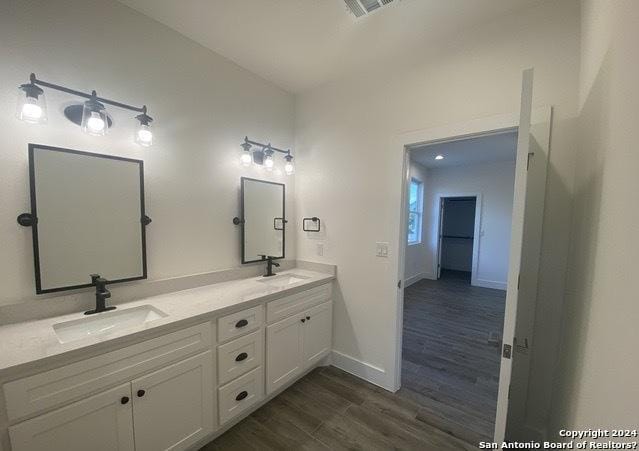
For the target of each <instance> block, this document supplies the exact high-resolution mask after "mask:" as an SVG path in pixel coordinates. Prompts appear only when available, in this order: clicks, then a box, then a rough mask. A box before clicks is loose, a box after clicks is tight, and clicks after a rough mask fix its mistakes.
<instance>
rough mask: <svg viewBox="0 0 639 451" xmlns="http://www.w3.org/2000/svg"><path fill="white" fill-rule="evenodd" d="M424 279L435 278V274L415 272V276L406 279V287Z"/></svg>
mask: <svg viewBox="0 0 639 451" xmlns="http://www.w3.org/2000/svg"><path fill="white" fill-rule="evenodd" d="M422 279H431V280H435V275H434V274H432V273H429V272H420V273H419V274H415V275H414V276H410V277H407V278H406V279H404V288H408V287H410V286H411V285H412V284H414V283H417V282H419V281H420V280H422Z"/></svg>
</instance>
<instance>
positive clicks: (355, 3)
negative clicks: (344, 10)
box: [344, 0, 393, 17]
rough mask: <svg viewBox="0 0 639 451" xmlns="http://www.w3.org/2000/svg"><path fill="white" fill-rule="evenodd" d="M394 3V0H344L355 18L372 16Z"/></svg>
mask: <svg viewBox="0 0 639 451" xmlns="http://www.w3.org/2000/svg"><path fill="white" fill-rule="evenodd" d="M392 2H393V0H344V3H346V6H348V9H349V10H350V12H352V13H353V15H354V16H355V17H362V16H365V15H367V14H370V13H372V12H374V11H375V10H377V9H379V8H381V7H382V6H385V5H388V4H390V3H392Z"/></svg>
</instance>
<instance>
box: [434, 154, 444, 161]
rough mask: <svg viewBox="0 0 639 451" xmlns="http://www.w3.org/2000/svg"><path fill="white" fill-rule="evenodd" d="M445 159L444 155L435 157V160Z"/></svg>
mask: <svg viewBox="0 0 639 451" xmlns="http://www.w3.org/2000/svg"><path fill="white" fill-rule="evenodd" d="M443 159H444V156H443V155H437V156H436V157H435V160H443Z"/></svg>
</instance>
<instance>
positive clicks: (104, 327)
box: [0, 269, 334, 451]
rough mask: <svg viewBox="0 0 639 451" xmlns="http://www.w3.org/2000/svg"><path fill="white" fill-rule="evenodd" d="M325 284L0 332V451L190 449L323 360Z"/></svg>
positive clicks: (290, 276) (327, 315) (251, 289)
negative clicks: (6, 450)
mask: <svg viewBox="0 0 639 451" xmlns="http://www.w3.org/2000/svg"><path fill="white" fill-rule="evenodd" d="M333 279H334V275H332V274H327V273H318V272H314V271H308V270H302V269H293V270H290V271H286V272H283V273H280V274H278V275H277V276H274V277H272V278H265V277H261V276H260V277H254V278H250V279H241V280H234V281H229V282H223V283H218V284H214V285H210V286H205V287H200V288H195V289H190V290H185V291H180V292H175V293H168V294H164V295H161V296H154V297H151V298H146V299H140V300H137V301H134V302H130V303H126V304H120V305H118V309H117V310H115V311H112V312H106V313H101V314H99V315H89V316H87V315H83V314H82V313H76V314H71V315H64V316H62V317H55V318H46V319H42V320H36V321H29V322H23V323H18V324H11V325H7V326H2V327H0V343H1V345H0V346H1V349H2V354H1V355H0V382H1V383H2V395H1V396H2V398H3V399H2V403H1V404H2V406H0V411H1V413H0V431H1V433H2V436H3V439H2V443H3V445H4V446H10V449H11V450H12V451H25V450H27V451H34V450H68V451H76V450H77V451H84V450H89V449H90V450H93V451H98V450H105V451H106V450H137V451H141V450H148V451H157V450H161V449H191V448H197V446H198V445H203V444H204V443H206V442H207V441H209V440H211V439H212V438H213V437H215V436H216V435H218V434H221V433H222V432H223V431H224V430H225V429H227V428H228V427H230V426H231V425H233V424H234V423H236V422H237V421H239V420H240V419H241V418H243V417H244V416H246V415H248V414H249V413H250V412H252V411H253V410H255V409H256V408H258V407H259V406H260V405H261V404H263V403H264V402H266V401H267V400H268V399H270V398H272V397H274V396H276V395H277V394H278V393H279V392H280V391H282V390H283V389H284V388H285V387H287V386H288V385H290V384H292V383H293V382H294V381H295V380H297V379H298V378H299V377H301V376H302V375H303V374H305V373H306V372H308V371H309V370H310V369H312V368H313V367H315V366H317V365H320V364H321V363H322V362H323V361H324V360H325V358H326V357H327V356H328V354H329V352H330V349H331V335H332V300H331V293H332V283H333ZM147 318H150V320H148V321H146V319H147ZM122 324H124V325H122ZM9 442H10V445H9Z"/></svg>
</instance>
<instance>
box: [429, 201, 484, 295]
mask: <svg viewBox="0 0 639 451" xmlns="http://www.w3.org/2000/svg"><path fill="white" fill-rule="evenodd" d="M477 197H478V195H475V196H446V197H441V198H440V200H439V212H440V213H439V216H440V219H439V221H438V223H439V232H438V236H439V240H438V246H437V279H440V278H441V277H442V272H443V273H444V275H445V276H455V277H457V278H459V279H462V280H466V281H467V282H468V283H469V284H470V283H471V281H472V280H473V271H475V272H476V265H474V263H476V261H477V255H476V252H477V246H475V245H474V244H475V241H476V239H475V235H476V233H477V230H478V229H479V220H480V217H481V215H480V214H479V210H478V208H477ZM475 276H476V274H475ZM475 278H476V277H475Z"/></svg>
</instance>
